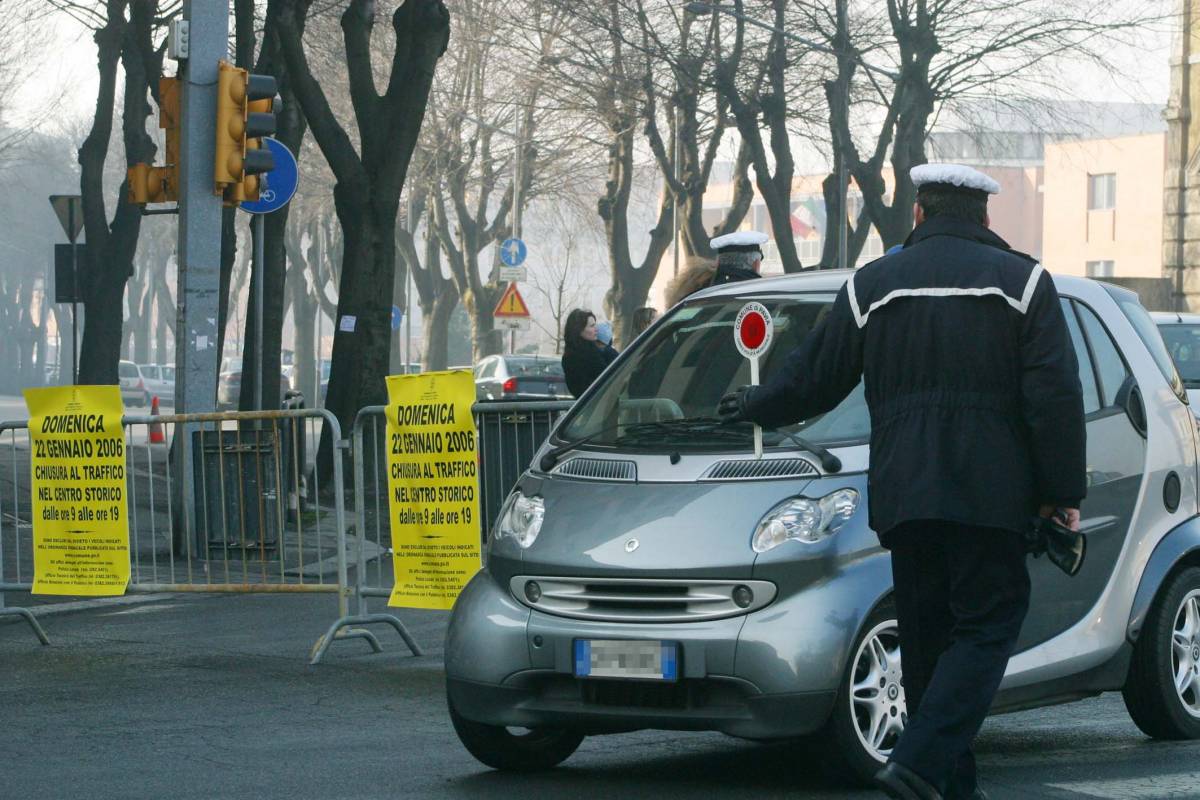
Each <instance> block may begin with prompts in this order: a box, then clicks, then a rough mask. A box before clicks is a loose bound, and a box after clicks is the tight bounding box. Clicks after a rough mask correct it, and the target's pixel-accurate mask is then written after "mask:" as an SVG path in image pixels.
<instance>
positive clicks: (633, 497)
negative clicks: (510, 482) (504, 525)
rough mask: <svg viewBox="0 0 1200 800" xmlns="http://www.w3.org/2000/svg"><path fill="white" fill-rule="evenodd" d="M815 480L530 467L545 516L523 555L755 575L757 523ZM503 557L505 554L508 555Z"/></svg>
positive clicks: (568, 564)
mask: <svg viewBox="0 0 1200 800" xmlns="http://www.w3.org/2000/svg"><path fill="white" fill-rule="evenodd" d="M810 482H811V479H809V478H801V479H795V480H772V481H744V482H739V483H694V482H693V483H636V482H629V483H606V482H603V481H591V480H572V479H567V478H556V477H553V478H537V477H531V476H529V475H526V476H525V478H524V479H523V480H522V482H521V489H522V491H523V492H524V493H525V494H526V495H540V496H541V497H542V498H543V500H544V501H545V517H544V521H543V523H542V529H541V533H540V534H539V535H538V537H537V539H536V541H534V543H533V544H532V545H531V546H530V547H529V548H528V549H527V550H524V551H521V552H520V554H519V556H518V555H517V553H516V552H515V548H516V546H515V545H513V544H512V543H511V542H510V543H509V547H511V548H512V549H511V550H510V549H509V548H498V550H499V551H500V553H497V551H493V553H494V554H502V553H507V554H508V555H509V557H510V558H511V557H513V556H516V557H518V558H519V561H520V563H519V566H518V565H517V564H511V567H512V568H513V569H518V568H519V569H520V570H521V571H522V572H524V573H525V574H539V575H597V576H599V575H620V576H623V577H637V576H638V575H644V576H646V577H652V576H653V577H711V578H731V577H746V578H749V577H750V575H751V573H752V570H753V567H754V558H755V553H754V551H753V550H752V549H751V547H750V539H751V537H752V536H753V534H754V528H755V526H756V525H757V524H758V521H759V520H760V519H762V517H763V515H764V514H765V513H766V512H767V511H769V510H770V509H771V508H772V507H774V506H775V505H776V504H777V503H779V502H781V501H782V500H784V499H786V498H788V497H792V496H794V495H796V494H799V493H801V492H802V491H803V490H804V487H805V486H807V485H808V484H809V483H810ZM502 557H503V556H502Z"/></svg>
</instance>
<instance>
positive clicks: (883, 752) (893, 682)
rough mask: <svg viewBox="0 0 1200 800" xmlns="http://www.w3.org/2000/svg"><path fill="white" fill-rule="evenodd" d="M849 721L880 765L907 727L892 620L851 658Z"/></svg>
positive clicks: (873, 631) (897, 641)
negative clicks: (852, 723)
mask: <svg viewBox="0 0 1200 800" xmlns="http://www.w3.org/2000/svg"><path fill="white" fill-rule="evenodd" d="M1198 610H1200V606H1198ZM850 718H851V719H852V720H853V722H854V731H855V733H857V734H858V741H859V743H860V744H861V745H862V746H863V748H864V749H865V750H866V751H867V752H868V753H870V754H871V756H872V757H874V758H875V759H876V760H877V761H879V762H880V763H883V762H885V761H887V758H888V756H889V755H890V754H891V752H892V747H894V746H895V744H896V740H897V739H899V738H900V734H901V733H902V732H903V731H904V726H905V725H907V724H908V711H907V707H906V705H905V695H904V680H903V673H902V672H901V669H900V631H899V629H898V628H897V627H896V621H895V620H884V621H883V622H881V623H879V624H878V625H876V626H875V627H874V628H872V629H871V630H870V631H869V632H868V633H867V635H866V636H864V637H863V640H862V643H861V644H859V646H858V651H857V652H856V653H855V654H854V667H853V671H852V672H851V673H850Z"/></svg>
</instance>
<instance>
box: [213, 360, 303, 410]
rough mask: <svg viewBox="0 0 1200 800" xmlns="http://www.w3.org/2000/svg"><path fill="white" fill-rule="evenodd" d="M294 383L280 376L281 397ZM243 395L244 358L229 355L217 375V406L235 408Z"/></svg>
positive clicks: (224, 408)
mask: <svg viewBox="0 0 1200 800" xmlns="http://www.w3.org/2000/svg"><path fill="white" fill-rule="evenodd" d="M291 389H292V385H291V384H290V383H289V382H288V379H287V377H286V376H284V375H282V374H281V375H280V376H279V397H280V399H282V398H283V397H284V396H285V395H286V394H287V393H288V392H289V391H291ZM241 396H242V358H241V356H227V357H225V358H224V359H222V360H221V371H220V373H219V374H218V376H217V408H218V409H221V410H226V411H228V410H234V409H236V408H237V407H238V402H239V400H240V398H241Z"/></svg>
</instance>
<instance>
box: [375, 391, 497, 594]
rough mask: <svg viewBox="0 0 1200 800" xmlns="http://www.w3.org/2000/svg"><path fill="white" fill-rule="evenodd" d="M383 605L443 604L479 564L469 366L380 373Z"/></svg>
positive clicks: (477, 481)
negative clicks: (387, 522) (388, 561)
mask: <svg viewBox="0 0 1200 800" xmlns="http://www.w3.org/2000/svg"><path fill="white" fill-rule="evenodd" d="M387 387H388V406H387V436H388V449H387V452H388V511H389V514H390V515H391V524H392V552H393V555H392V564H393V566H394V567H395V573H396V582H395V586H394V587H393V588H392V595H391V598H390V599H389V600H388V605H391V606H403V607H405V608H450V607H451V606H453V605H454V600H455V598H457V597H458V593H459V592H460V591H462V588H463V586H465V585H466V584H467V581H469V580H470V579H471V576H472V575H474V574H475V573H476V572H478V571H479V567H480V564H481V561H480V544H479V488H478V487H479V480H478V477H477V476H478V459H477V456H476V452H477V451H476V436H475V420H474V419H473V418H472V416H471V405H472V404H473V403H474V402H475V382H474V379H473V378H472V377H471V373H470V372H466V371H463V370H455V371H452V372H426V373H423V374H421V375H393V376H391V377H389V378H388V379H387Z"/></svg>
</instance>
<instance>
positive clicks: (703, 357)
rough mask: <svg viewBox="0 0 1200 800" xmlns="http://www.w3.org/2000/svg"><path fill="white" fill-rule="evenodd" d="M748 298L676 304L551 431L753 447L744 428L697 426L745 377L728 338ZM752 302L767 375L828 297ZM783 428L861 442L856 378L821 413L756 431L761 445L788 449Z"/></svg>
mask: <svg viewBox="0 0 1200 800" xmlns="http://www.w3.org/2000/svg"><path fill="white" fill-rule="evenodd" d="M748 299H751V298H745V297H738V298H725V297H723V298H714V299H713V300H709V301H698V302H693V303H689V304H688V305H686V306H684V307H681V308H678V309H676V310H675V311H674V312H673V313H671V315H670V316H669V317H668V318H667V319H665V320H664V321H663V322H662V323H661V324H660V325H658V326H657V327H656V328H655V329H654V330H653V332H652V333H650V334H649V335H647V336H644V337H642V338H641V339H640V340H639V341H638V343H637V345H636V347H635V348H633V349H632V350H631V351H629V352H628V353H626V354H625V357H624V358H623V359H621V361H620V362H619V363H617V364H616V365H614V367H613V368H612V370H611V371H610V372H609V373H606V374H605V375H604V376H603V377H602V378H601V381H602V384H601V386H600V387H599V391H597V392H596V393H595V394H593V395H592V396H590V397H589V398H588V399H587V400H586V401H584V402H582V403H580V404H578V405H577V406H576V407H575V408H574V409H572V411H571V417H570V419H568V420H567V422H566V423H565V426H564V427H563V428H562V429H561V431H560V432H559V434H558V436H559V438H562V439H565V440H567V441H578V440H580V439H583V438H587V437H591V438H590V441H591V442H592V443H594V444H599V445H620V446H629V447H633V448H638V449H648V450H651V451H654V450H662V449H667V448H669V449H670V450H677V449H682V448H699V449H705V450H714V449H715V450H744V449H747V448H748V447H750V446H752V434H751V426H749V425H745V426H716V425H712V424H704V423H705V422H707V421H710V420H712V419H713V417H714V415H715V413H716V408H717V402H718V401H719V400H720V399H721V396H722V395H724V394H725V393H726V392H730V391H733V390H734V389H736V388H737V387H738V386H741V385H743V384H748V383H750V362H749V361H748V360H747V359H745V358H743V357H742V356H741V354H740V353H739V352H738V349H737V347H736V346H735V344H734V339H733V324H734V320H735V318H736V317H737V314H738V311H739V310H740V309H741V308H742V306H744V305H745V304H746V301H747V300H748ZM752 299H755V300H758V301H759V302H761V303H763V305H765V306H766V307H767V309H768V310H769V311H770V312H771V316H772V318H773V320H774V323H775V334H774V339H773V343H772V344H771V349H770V350H769V351H768V352H767V354H766V355H765V356H763V357H762V362H761V373H762V379H763V381H767V380H769V379H770V378H771V376H772V375H773V374H775V373H776V372H777V371H778V370H779V369H780V368H781V365H782V364H783V363H784V361H785V360H786V358H787V356H788V353H790V352H791V351H792V350H793V349H794V348H796V347H797V346H798V345H799V344H800V343H801V342H802V341H804V337H805V336H807V335H808V334H809V332H810V331H811V330H812V329H813V327H814V326H815V325H816V324H817V323H818V322H820V320H821V319H823V318H824V316H825V314H826V313H827V312H828V310H829V308H830V306H831V305H832V304H833V299H834V295H832V294H805V295H792V296H788V297H784V298H781V297H778V296H767V297H755V298H752ZM637 423H652V424H650V425H639V424H637ZM788 433H790V434H801V435H803V437H804V438H805V439H807V440H809V441H811V442H815V443H818V444H824V445H832V444H850V443H858V442H863V441H866V439H867V438H868V436H869V435H870V417H869V415H868V412H867V405H866V400H865V398H864V396H863V387H862V384H861V383H860V384H859V385H858V386H857V387H856V388H855V389H854V391H853V392H851V393H850V395H849V396H848V397H847V398H846V399H845V400H843V401H842V403H841V404H840V405H839V406H838V407H837V408H835V409H833V410H832V411H830V412H829V413H827V414H824V415H821V416H817V417H813V418H811V419H807V420H804V421H803V422H800V423H799V424H796V425H792V426H789V427H786V428H781V429H780V430H779V431H764V435H763V442H764V444H765V445H766V446H768V447H778V446H783V447H788V446H790V442H789V440H788V439H787V436H786V434H788Z"/></svg>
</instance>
